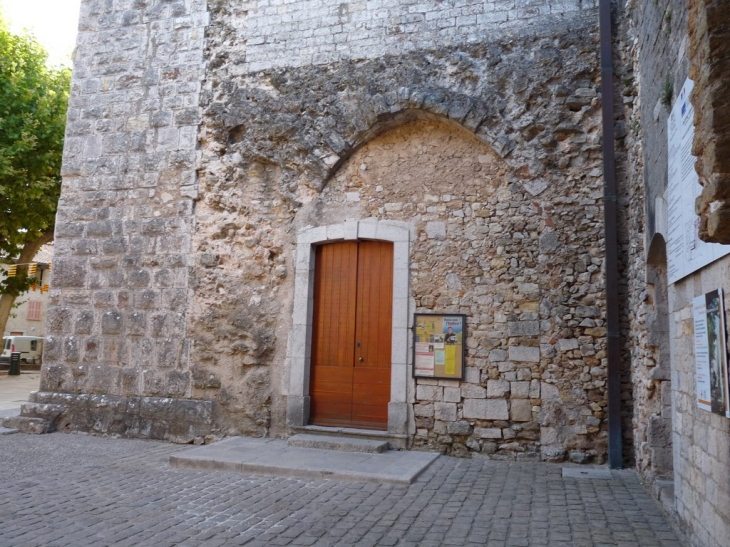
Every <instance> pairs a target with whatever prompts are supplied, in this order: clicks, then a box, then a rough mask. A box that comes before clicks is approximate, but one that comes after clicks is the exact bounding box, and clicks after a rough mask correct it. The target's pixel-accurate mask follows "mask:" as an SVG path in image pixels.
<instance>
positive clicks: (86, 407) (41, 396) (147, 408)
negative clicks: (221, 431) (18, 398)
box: [21, 391, 213, 443]
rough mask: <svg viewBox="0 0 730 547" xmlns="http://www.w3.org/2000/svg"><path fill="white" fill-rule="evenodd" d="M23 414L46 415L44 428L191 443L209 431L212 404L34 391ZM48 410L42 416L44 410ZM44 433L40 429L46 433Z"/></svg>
mask: <svg viewBox="0 0 730 547" xmlns="http://www.w3.org/2000/svg"><path fill="white" fill-rule="evenodd" d="M30 400H31V403H35V404H29V405H24V406H23V408H22V411H21V417H28V418H33V419H44V420H46V421H47V422H48V423H49V424H50V427H49V428H44V429H46V431H55V430H73V431H85V432H89V433H100V434H106V435H119V436H122V437H135V438H142V439H160V440H166V441H171V442H176V443H189V442H192V441H195V440H196V439H197V438H202V437H205V436H206V435H209V434H211V432H212V429H213V403H212V401H201V400H193V399H176V398H170V397H120V396H117V395H92V394H87V393H56V392H48V391H37V392H34V393H31V396H30ZM44 408H47V409H48V413H47V415H44V412H43V409H44ZM46 431H41V432H46Z"/></svg>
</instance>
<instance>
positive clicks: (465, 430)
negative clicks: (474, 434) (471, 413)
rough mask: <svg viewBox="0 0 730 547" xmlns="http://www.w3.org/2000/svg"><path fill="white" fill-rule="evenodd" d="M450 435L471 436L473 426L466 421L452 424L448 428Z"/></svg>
mask: <svg viewBox="0 0 730 547" xmlns="http://www.w3.org/2000/svg"><path fill="white" fill-rule="evenodd" d="M446 431H447V432H448V434H449V435H469V434H471V424H470V423H469V422H465V421H463V420H462V421H459V422H451V423H450V424H448V425H447V426H446Z"/></svg>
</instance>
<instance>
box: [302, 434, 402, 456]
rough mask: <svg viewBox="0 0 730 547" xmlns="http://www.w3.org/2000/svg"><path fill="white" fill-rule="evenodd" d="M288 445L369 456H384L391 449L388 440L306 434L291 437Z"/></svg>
mask: <svg viewBox="0 0 730 547" xmlns="http://www.w3.org/2000/svg"><path fill="white" fill-rule="evenodd" d="M288 444H289V446H296V447H299V448H319V449H321V450H339V451H340V452H366V453H368V454H382V453H383V452H387V451H388V450H389V449H390V446H388V441H387V440H372V439H358V438H354V437H335V436H332V435H310V434H306V433H300V434H298V435H294V436H292V437H289V442H288Z"/></svg>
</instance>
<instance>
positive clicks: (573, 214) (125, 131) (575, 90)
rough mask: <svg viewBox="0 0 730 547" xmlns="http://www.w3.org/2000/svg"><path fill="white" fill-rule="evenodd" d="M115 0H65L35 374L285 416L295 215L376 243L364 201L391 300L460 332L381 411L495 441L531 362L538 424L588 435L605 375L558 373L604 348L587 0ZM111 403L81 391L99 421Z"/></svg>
mask: <svg viewBox="0 0 730 547" xmlns="http://www.w3.org/2000/svg"><path fill="white" fill-rule="evenodd" d="M107 4H108V3H107ZM128 4H129V3H124V2H122V3H121V4H120V3H117V4H114V5H111V4H109V5H106V4H104V5H102V4H101V3H100V2H98V0H91V1H90V3H89V7H88V11H85V12H84V20H83V21H82V23H83V24H82V29H83V39H81V40H80V42H79V50H78V53H77V56H78V57H79V63H78V64H77V67H76V70H75V72H74V84H73V91H72V97H71V105H70V109H69V125H68V137H67V148H66V153H65V157H64V168H63V169H64V177H65V180H64V188H63V193H62V197H61V202H60V206H59V217H58V222H57V226H58V233H57V241H58V248H57V253H58V254H57V262H56V263H55V265H54V269H55V273H54V290H57V292H56V293H55V294H54V295H53V296H52V300H53V301H52V306H51V311H50V312H49V326H50V328H49V334H50V337H49V339H48V340H47V343H46V350H45V351H46V353H45V360H46V364H47V367H46V369H45V370H44V376H43V380H42V384H43V386H44V389H48V390H52V391H54V392H57V393H75V394H78V397H82V396H85V394H89V393H100V394H101V393H105V394H107V395H104V396H109V397H119V398H120V399H119V400H116V399H110V401H112V403H110V404H113V405H114V410H113V411H114V412H119V413H120V415H123V416H127V417H128V418H125V419H129V420H132V421H133V420H134V419H136V418H133V417H129V416H131V415H132V414H133V413H132V414H130V412H131V411H129V410H128V409H127V408H126V407H125V406H124V405H125V404H127V403H125V402H124V401H127V402H128V401H136V400H137V399H140V398H152V399H155V400H157V399H160V400H163V399H168V398H170V399H175V400H178V399H180V400H184V401H187V400H205V401H208V402H210V404H212V405H213V407H214V408H215V410H216V411H215V414H214V415H213V417H212V419H213V421H214V422H215V424H214V425H215V428H216V429H217V430H218V431H221V432H223V433H225V434H252V435H257V436H263V435H287V434H288V433H289V431H288V429H287V425H286V412H287V398H288V397H289V395H290V392H288V391H287V389H286V388H282V387H280V386H286V382H287V381H288V379H289V378H290V377H293V376H295V375H291V374H290V373H291V372H292V370H291V368H290V369H287V366H290V365H291V363H292V362H293V361H294V359H293V358H292V356H293V353H292V352H294V351H297V352H299V353H297V356H298V357H302V359H306V358H309V353H307V351H308V350H309V349H311V348H308V347H305V346H306V345H305V344H302V345H301V346H302V347H296V348H294V347H290V346H289V345H288V344H289V342H288V341H289V340H290V333H291V332H292V330H293V326H294V324H295V322H297V321H300V322H299V323H297V324H298V325H302V324H304V322H306V321H307V320H308V319H309V315H308V314H307V313H305V314H302V315H304V316H305V317H293V315H292V308H295V307H296V306H295V305H294V304H293V303H294V301H296V300H297V299H305V300H306V299H307V298H309V296H310V295H309V294H307V293H306V291H304V293H302V291H301V290H300V289H299V288H296V287H295V278H297V276H298V275H299V274H298V270H297V268H298V264H299V263H300V262H301V261H302V260H303V259H302V256H303V255H305V254H306V253H307V252H310V251H311V248H310V247H306V246H303V247H304V248H299V247H298V246H297V243H298V242H297V234H298V233H299V232H300V230H301V229H302V228H304V227H305V226H312V227H315V228H322V229H324V230H325V232H326V234H327V236H326V237H327V239H326V240H327V241H330V240H331V241H338V240H340V239H342V238H343V237H345V238H348V239H355V238H359V239H379V237H378V234H377V233H375V232H367V230H368V227H367V222H365V221H366V220H367V219H370V220H374V219H377V220H378V221H381V222H392V221H397V222H400V223H405V224H406V225H407V227H408V228H407V231H408V234H409V239H408V242H407V245H405V246H403V245H400V246H398V252H399V253H403V254H407V255H408V256H407V270H408V272H409V273H408V276H407V278H406V281H405V282H401V283H400V284H399V285H398V286H397V287H396V288H395V292H394V297H395V299H396V300H394V301H397V302H398V306H400V307H401V308H402V309H407V310H408V314H410V313H412V312H413V311H414V306H415V311H424V312H428V311H430V312H439V313H441V312H446V313H461V314H464V315H465V316H466V317H467V327H468V329H467V330H468V336H467V337H466V340H465V341H464V342H465V347H466V352H465V354H466V362H465V367H466V369H465V379H464V381H462V382H457V381H443V382H441V381H439V380H422V379H416V380H415V381H413V383H411V380H410V378H409V379H408V380H407V381H406V380H405V376H403V377H401V378H399V381H398V382H395V383H393V386H395V388H396V389H401V390H402V393H399V396H400V397H399V401H413V398H414V397H415V401H413V402H409V403H402V405H403V407H404V408H405V410H403V411H402V412H401V413H400V414H399V415H400V416H405V418H404V419H403V420H402V422H403V423H404V424H407V422H408V420H407V416H408V415H409V413H412V415H414V416H415V418H416V419H415V422H416V425H415V431H410V430H409V431H408V434H409V435H410V436H411V437H412V441H413V444H414V446H416V447H419V448H421V447H426V448H430V449H434V450H441V451H444V452H446V453H449V454H454V455H460V456H463V455H467V454H468V450H475V451H479V450H480V451H481V453H482V454H486V455H488V456H490V455H494V454H495V453H496V452H499V451H498V447H497V445H496V444H494V443H483V442H482V441H481V440H480V439H479V438H478V437H477V436H475V434H473V433H454V431H457V430H458V431H463V430H464V426H463V424H462V421H463V420H474V421H475V423H474V424H473V426H474V427H476V428H479V429H499V430H504V431H506V432H508V433H504V434H503V435H502V436H500V437H490V438H505V439H506V436H509V439H508V440H509V441H510V443H507V444H509V445H510V448H502V450H501V451H502V452H509V454H511V455H510V457H513V456H514V454H516V453H524V454H527V455H529V454H533V455H534V454H538V453H540V447H539V446H538V442H537V439H535V438H532V437H534V435H532V433H534V432H530V431H528V430H527V429H526V426H525V428H523V429H514V430H513V429H510V427H511V426H515V427H516V426H518V425H520V424H522V423H523V422H521V421H519V422H514V423H513V421H514V420H511V419H510V416H509V408H510V404H512V403H515V401H524V402H528V401H529V403H530V404H531V405H534V406H535V407H536V408H542V406H543V405H544V401H543V400H541V398H540V397H541V389H540V382H541V381H542V382H544V383H545V384H546V385H549V387H547V388H546V389H545V390H544V391H545V394H544V395H545V396H546V397H547V400H553V401H554V402H555V404H554V405H552V406H550V408H548V409H546V410H545V415H546V416H552V417H554V419H555V420H557V421H558V422H559V423H556V424H554V425H555V428H556V430H559V431H560V435H561V436H560V437H559V439H560V440H559V441H556V442H559V443H563V442H564V443H565V444H566V446H565V448H566V450H567V449H568V448H569V447H568V444H570V443H571V442H572V440H570V439H571V434H572V432H573V429H571V428H573V427H574V426H575V427H576V428H583V429H581V431H583V430H585V431H586V432H585V433H581V434H580V435H582V437H581V442H582V443H584V444H588V445H591V446H593V447H595V449H596V451H597V453H598V454H600V455H603V454H604V453H605V446H604V444H603V437H602V435H603V434H604V432H605V423H604V417H605V416H604V411H605V408H604V407H603V406H601V405H600V404H599V402H601V401H602V400H603V399H604V398H605V375H604V376H601V375H600V374H593V373H592V372H583V369H587V370H590V369H592V368H599V369H600V368H602V367H604V364H603V361H604V360H605V341H604V339H603V336H604V332H603V331H602V329H605V326H604V325H602V324H600V323H601V321H602V320H601V316H602V314H603V310H604V300H605V298H604V294H603V285H602V281H603V280H602V273H601V265H602V252H603V248H602V245H603V243H602V238H603V221H602V218H601V207H602V180H601V178H600V175H601V173H602V169H601V159H600V142H601V129H600V123H599V122H600V102H599V97H598V93H597V92H596V87H597V85H598V83H599V79H600V70H599V66H598V63H597V61H596V54H595V51H596V38H597V29H596V24H595V15H596V13H595V9H594V7H593V6H592V5H587V4H586V5H583V4H581V5H577V4H576V5H567V4H555V5H552V6H548V7H547V8H545V10H542V9H540V10H536V9H535V8H534V7H531V6H528V5H527V3H525V2H523V1H520V2H517V3H516V4H515V3H509V2H506V1H503V0H498V1H497V2H496V3H494V2H493V3H482V4H479V5H474V6H457V7H452V8H453V10H458V11H459V13H460V15H458V16H457V15H454V14H452V13H451V9H452V8H449V9H446V6H445V5H436V4H433V3H431V4H433V5H431V4H428V3H427V4H428V5H424V6H423V9H424V10H425V13H426V14H427V16H426V17H423V18H421V17H420V15H419V14H420V12H419V14H416V15H415V16H414V15H413V14H412V13H411V11H412V10H411V6H410V5H407V3H402V2H394V3H392V5H388V6H386V7H383V6H380V5H378V6H374V5H373V6H371V5H370V4H368V5H367V6H366V5H364V4H363V6H359V7H357V6H355V7H353V6H354V5H351V6H349V7H346V9H345V8H342V6H338V7H336V9H337V10H340V9H343V10H345V12H347V13H346V14H345V13H344V12H343V14H340V15H336V16H335V15H334V14H333V12H332V10H333V9H334V8H333V6H334V5H328V4H326V3H322V2H310V3H308V4H306V5H303V4H301V3H296V2H283V1H280V0H273V1H272V2H271V5H270V6H269V8H267V9H266V10H264V9H260V8H261V5H259V4H258V3H256V2H253V3H250V5H249V4H245V5H243V4H241V5H237V4H236V3H230V2H229V3H225V2H207V3H206V2H203V1H202V0H191V1H189V2H184V3H169V2H165V1H162V0H150V1H149V2H143V3H139V2H138V3H135V4H134V5H131V4H129V5H128ZM102 9H103V10H104V11H103V13H104V14H105V16H104V17H98V16H97V15H98V13H100V10H102ZM419 9H421V8H419ZM351 10H354V11H351ZM543 11H544V12H543ZM274 12H276V13H274ZM467 12H468V13H467ZM338 13H339V12H338ZM383 13H387V14H388V16H387V17H385V18H383V17H382V16H381V15H382V14H383ZM403 17H405V18H408V21H409V22H408V24H403V23H399V24H398V25H397V26H396V27H393V28H390V26H388V25H389V23H388V24H386V23H384V21H399V20H400V18H403ZM381 23H382V24H381ZM384 25H385V26H384ZM394 29H397V31H396V30H394ZM111 33H113V34H114V37H115V42H114V49H115V52H116V53H115V55H113V56H112V55H110V52H109V49H108V48H110V47H112V46H110V45H109V44H110V43H111V42H109V40H108V36H109V35H110V34H111ZM117 48H118V51H117ZM352 221H360V222H361V224H360V226H362V227H363V232H362V233H359V232H356V233H354V234H353V233H351V232H350V231H347V232H346V230H345V228H343V225H348V224H347V222H349V223H350V224H349V225H348V226H352ZM355 224H356V225H357V223H355ZM333 227H334V228H333ZM337 227H339V229H340V231H339V232H337V229H336V228H337ZM358 229H359V228H358ZM348 230H349V229H348ZM323 241H324V240H321V241H318V243H322V242H323ZM310 266H311V265H310ZM299 277H300V278H301V276H299ZM398 291H401V292H398ZM304 309H305V310H306V309H307V306H306V305H305V306H304ZM586 310H588V311H586ZM587 313H588V314H589V315H586V314H587ZM576 319H579V320H576ZM584 319H589V320H590V321H591V323H590V324H587V323H582V320H584ZM399 328H401V334H400V336H402V339H398V340H393V347H394V351H396V350H400V355H401V357H400V359H401V360H402V361H399V362H397V363H396V364H397V365H399V367H398V369H399V370H406V368H407V364H406V362H405V361H406V360H407V359H408V357H406V354H407V349H406V348H408V338H409V337H410V334H409V333H408V332H407V331H406V325H405V324H404V325H402V326H401V327H399ZM590 329H592V330H590ZM511 338H513V339H511ZM562 339H571V340H572V339H575V340H580V344H579V346H578V347H576V348H575V349H576V350H579V351H578V352H577V354H575V355H572V354H571V355H564V354H562V353H560V352H558V351H557V349H559V348H560V349H562V348H561V347H560V343H559V342H556V340H562ZM396 352H397V351H396ZM305 354H306V357H303V356H304V355H305ZM404 374H405V373H404ZM585 375H590V376H591V378H590V380H588V379H587V377H586V376H585ZM301 382H302V385H304V383H305V381H304V379H302V380H301ZM601 382H603V384H601ZM528 383H529V389H527V387H528ZM414 385H415V390H414V389H412V388H413V386H414ZM485 388H486V392H485ZM553 390H557V392H558V393H557V394H555V393H553ZM298 396H299V397H300V398H301V399H302V400H303V399H304V398H305V397H306V396H308V395H307V394H306V393H304V394H299V395H298ZM485 396H486V397H488V399H484V397H485ZM528 397H529V399H528ZM551 397H552V399H551ZM561 397H562V399H561ZM189 398H192V399H189ZM145 400H146V399H145ZM558 400H563V401H565V404H566V408H565V409H563V411H564V414H560V413H559V410H560V409H559V407H558V405H557V401H558ZM74 404H75V403H74ZM79 404H80V403H79ZM130 404H131V403H130ZM398 404H401V403H398ZM409 405H412V406H410V407H409ZM520 405H521V403H517V406H516V407H515V408H518V407H520ZM604 406H605V405H604ZM74 408H76V407H74ZM145 408H146V410H145V412H146V413H148V414H149V415H150V416H151V415H154V414H159V415H161V416H164V415H166V414H165V412H166V411H165V408H166V407H165V405H164V404H162V403H159V404H157V403H155V404H152V403H151V402H147V403H145ZM111 412H112V410H109V411H107V410H105V409H104V407H102V406H100V407H98V408H96V407H95V408H94V409H93V410H90V411H89V413H90V415H91V414H93V413H99V414H100V416H102V418H103V419H102V422H101V423H102V425H101V426H99V427H101V428H102V429H105V428H106V429H110V428H111V429H114V427H117V426H113V427H112V425H109V426H108V427H107V426H106V425H103V424H104V423H106V422H104V420H107V419H108V415H109V413H111ZM470 414H471V416H469V415H470ZM302 415H304V414H302ZM393 415H395V413H393ZM541 415H542V411H541ZM145 416H147V414H145ZM173 418H175V417H174V416H173ZM175 419H178V418H175ZM520 419H521V418H520ZM70 420H72V422H73V421H74V420H76V421H77V423H79V424H84V427H89V428H93V427H96V426H95V425H94V424H93V423H92V422H91V420H90V418H88V417H87V416H86V415H82V414H80V413H79V412H76V411H74V412H72V413H71V414H70ZM480 420H481V421H487V422H489V421H494V420H498V421H500V422H501V423H499V424H489V423H478V422H479V421H480ZM453 424H462V425H453ZM492 425H494V427H491V426H492ZM469 426H470V427H472V424H469ZM480 426H483V427H480ZM120 427H121V426H120ZM135 427H136V426H135ZM150 427H152V426H150ZM155 427H157V428H161V429H155ZM155 427H152V429H153V430H154V434H155V435H163V436H164V435H168V433H167V432H166V430H164V427H163V426H162V425H159V426H155ZM403 427H404V428H405V427H407V425H404V426H403ZM520 427H522V426H521V425H520ZM589 428H590V431H589ZM106 429H105V430H106ZM134 431H138V430H135V429H134V427H132V426H130V428H128V429H127V430H126V432H125V434H129V435H132V434H134ZM139 431H141V430H139ZM452 435H468V436H469V437H470V438H469V439H459V440H454V438H453V437H452ZM531 435H532V437H531ZM506 440H507V439H506ZM513 443H517V445H518V447H517V448H515V449H514V450H513V449H512V448H511V445H512V444H513ZM498 457H502V456H501V455H498Z"/></svg>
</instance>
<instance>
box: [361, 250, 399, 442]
mask: <svg viewBox="0 0 730 547" xmlns="http://www.w3.org/2000/svg"><path fill="white" fill-rule="evenodd" d="M358 251H359V252H358V260H357V319H356V321H355V376H354V379H353V382H354V387H353V410H352V420H353V422H357V423H358V424H363V423H364V424H369V425H368V427H372V428H381V429H387V425H388V402H389V401H390V363H391V361H390V358H391V334H392V319H391V317H392V314H393V244H392V243H386V242H383V241H361V242H360V246H359V249H358ZM361 426H362V425H361Z"/></svg>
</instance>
